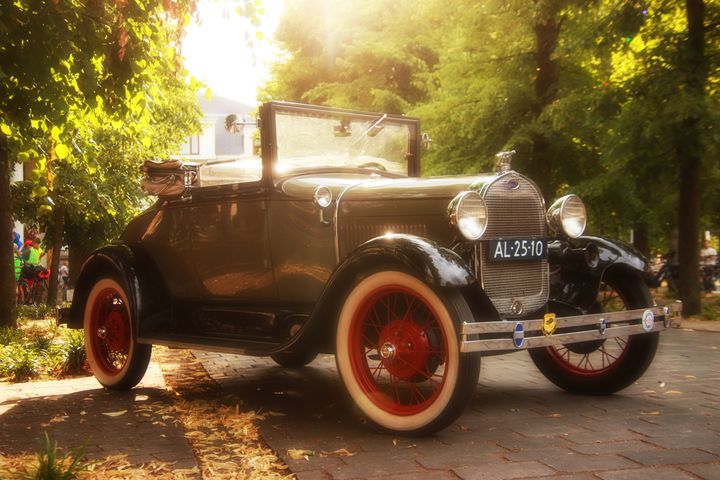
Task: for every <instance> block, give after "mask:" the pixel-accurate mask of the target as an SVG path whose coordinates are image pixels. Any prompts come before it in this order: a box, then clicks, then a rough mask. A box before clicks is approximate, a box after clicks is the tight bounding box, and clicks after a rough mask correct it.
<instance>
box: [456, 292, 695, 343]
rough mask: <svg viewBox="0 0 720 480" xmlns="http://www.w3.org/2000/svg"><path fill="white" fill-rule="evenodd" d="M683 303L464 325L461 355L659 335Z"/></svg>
mask: <svg viewBox="0 0 720 480" xmlns="http://www.w3.org/2000/svg"><path fill="white" fill-rule="evenodd" d="M681 311H682V302H679V301H678V302H674V303H671V304H668V305H665V306H653V307H648V308H640V309H637V310H623V311H619V312H605V313H593V314H587V315H576V316H572V317H557V318H555V317H554V316H553V315H552V314H548V315H545V318H539V319H532V320H518V321H513V320H502V321H499V322H472V323H468V322H465V323H463V326H462V343H461V344H460V351H462V352H491V351H510V350H523V349H528V348H536V347H547V346H550V345H562V344H569V343H578V342H587V341H589V340H602V339H604V338H613V337H623V336H629V335H637V334H641V333H650V332H659V331H661V330H665V329H666V328H669V327H670V321H671V319H672V318H674V317H676V316H679V315H680V312H681Z"/></svg>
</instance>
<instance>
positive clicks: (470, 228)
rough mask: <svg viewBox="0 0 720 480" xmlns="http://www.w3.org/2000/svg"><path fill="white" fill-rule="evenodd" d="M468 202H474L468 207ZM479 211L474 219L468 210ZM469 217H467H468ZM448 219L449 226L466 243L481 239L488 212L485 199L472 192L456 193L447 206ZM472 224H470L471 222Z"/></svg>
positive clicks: (485, 227) (485, 228)
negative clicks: (466, 241)
mask: <svg viewBox="0 0 720 480" xmlns="http://www.w3.org/2000/svg"><path fill="white" fill-rule="evenodd" d="M468 202H475V204H474V205H472V206H469V205H468ZM470 208H474V209H478V208H479V209H480V211H479V212H477V211H476V214H477V213H479V215H475V216H474V217H473V216H472V214H471V213H470V211H469V209H470ZM468 215H469V216H468ZM448 218H449V219H450V224H451V225H452V226H453V227H455V229H456V230H457V231H458V232H459V233H460V235H462V237H463V238H465V239H466V240H468V241H475V240H479V239H480V238H482V236H483V235H484V234H485V231H486V230H487V224H488V221H487V220H488V211H487V204H486V203H485V199H484V198H483V197H482V195H480V194H479V193H478V192H476V191H474V190H467V191H463V192H460V193H458V194H457V195H456V196H455V198H453V200H452V201H451V202H450V205H448ZM473 220H474V221H475V222H474V223H471V222H472V221H473Z"/></svg>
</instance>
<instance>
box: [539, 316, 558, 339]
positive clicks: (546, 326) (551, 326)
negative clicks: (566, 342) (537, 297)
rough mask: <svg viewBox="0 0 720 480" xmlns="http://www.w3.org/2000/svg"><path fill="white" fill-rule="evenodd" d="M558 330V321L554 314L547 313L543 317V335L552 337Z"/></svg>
mask: <svg viewBox="0 0 720 480" xmlns="http://www.w3.org/2000/svg"><path fill="white" fill-rule="evenodd" d="M556 328H557V321H556V320H555V314H554V313H546V314H545V317H543V324H542V332H543V335H552V334H553V333H555V329H556Z"/></svg>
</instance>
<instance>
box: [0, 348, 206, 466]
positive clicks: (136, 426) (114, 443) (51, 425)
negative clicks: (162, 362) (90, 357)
mask: <svg viewBox="0 0 720 480" xmlns="http://www.w3.org/2000/svg"><path fill="white" fill-rule="evenodd" d="M155 402H163V403H169V400H168V396H167V394H166V389H165V382H164V380H163V376H162V373H161V372H160V367H159V366H158V364H157V363H155V362H154V361H153V362H151V363H150V367H149V368H148V372H147V374H146V375H145V377H144V378H143V381H142V382H141V383H140V385H139V386H138V387H137V388H134V389H133V390H131V391H128V392H117V391H114V392H113V391H108V390H104V389H103V388H102V386H101V385H100V384H99V383H98V382H97V380H95V377H81V378H72V379H67V380H50V381H42V382H28V383H19V384H7V385H1V386H0V425H2V427H0V454H6V455H18V454H23V453H30V454H33V453H35V452H36V451H38V450H39V449H41V447H42V446H43V445H44V442H45V437H44V432H47V434H48V436H49V437H50V438H51V439H54V440H56V441H57V442H58V445H59V446H60V447H62V448H63V449H64V450H65V451H67V450H68V449H76V448H78V447H81V446H83V445H84V447H83V451H84V453H85V454H86V456H87V458H88V459H93V460H97V459H103V458H106V457H109V456H113V455H127V460H128V461H129V462H130V463H131V464H134V465H141V464H145V463H149V462H152V461H155V460H157V461H160V462H166V463H171V464H172V465H173V468H176V469H183V468H193V467H195V466H196V464H197V463H196V460H195V454H194V453H193V451H192V448H191V447H190V444H189V443H188V441H187V440H186V439H185V437H184V432H183V429H182V427H179V426H176V425H174V424H173V423H172V422H167V423H165V422H159V421H157V419H156V418H153V417H151V416H149V415H147V414H143V413H140V411H141V409H138V408H137V407H141V406H143V405H147V404H150V403H155Z"/></svg>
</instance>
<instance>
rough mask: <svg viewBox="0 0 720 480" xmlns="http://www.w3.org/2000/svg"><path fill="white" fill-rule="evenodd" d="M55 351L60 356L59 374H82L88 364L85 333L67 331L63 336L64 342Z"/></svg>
mask: <svg viewBox="0 0 720 480" xmlns="http://www.w3.org/2000/svg"><path fill="white" fill-rule="evenodd" d="M55 351H56V352H57V354H58V356H59V362H58V368H57V369H56V372H57V373H59V374H62V375H67V374H74V373H80V372H81V371H82V370H83V368H84V367H85V363H86V362H87V353H86V351H85V332H84V331H83V330H71V329H66V330H65V331H64V332H63V335H62V342H60V343H59V344H57V346H56V350H55Z"/></svg>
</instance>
